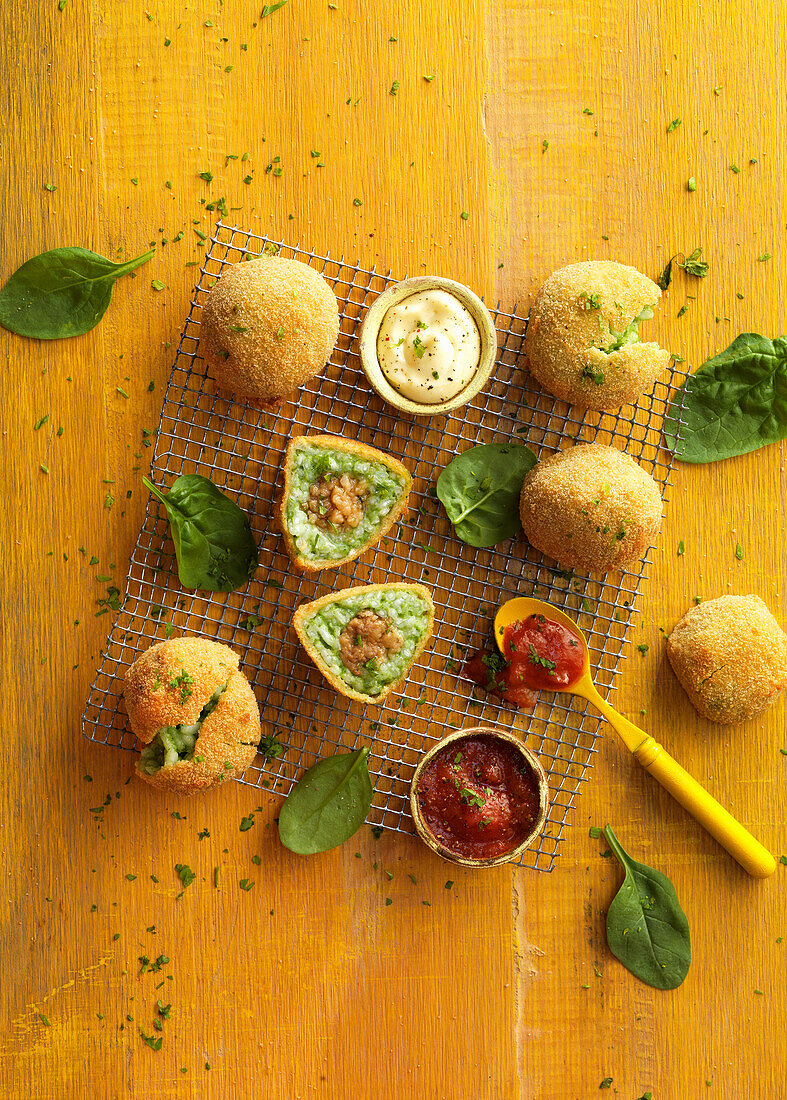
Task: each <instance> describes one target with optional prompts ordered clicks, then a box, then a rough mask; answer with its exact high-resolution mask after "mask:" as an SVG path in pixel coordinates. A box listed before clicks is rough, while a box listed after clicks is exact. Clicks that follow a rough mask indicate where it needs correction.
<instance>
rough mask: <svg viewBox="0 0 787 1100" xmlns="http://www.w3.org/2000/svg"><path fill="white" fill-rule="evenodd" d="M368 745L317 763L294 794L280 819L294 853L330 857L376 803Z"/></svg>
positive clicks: (286, 842) (283, 839)
mask: <svg viewBox="0 0 787 1100" xmlns="http://www.w3.org/2000/svg"><path fill="white" fill-rule="evenodd" d="M368 755H369V749H368V748H367V747H366V745H363V746H361V748H360V749H356V751H355V752H349V753H337V754H336V755H335V756H329V757H328V758H327V759H325V760H320V761H318V762H317V763H316V764H315V765H314V767H313V768H309V770H308V771H307V772H306V774H305V775H304V776H303V778H302V779H301V780H300V782H298V783H297V784H296V785H295V786H294V787H293V789H292V790H291V791H290V794H289V797H288V798H287V801H286V802H285V803H284V805H283V806H282V808H281V813H280V814H279V836H280V837H281V842H282V844H283V845H284V846H285V847H286V848H289V849H290V851H292V852H297V853H298V854H299V855H304V856H309V855H314V853H315V852H327V851H328V849H329V848H335V847H336V845H337V844H343V843H344V841H345V840H349V838H350V837H351V836H352V835H353V833H356V832H357V831H358V830H359V829H360V827H361V826H362V825H363V823H364V821H365V820H366V815H367V814H368V813H369V807H370V806H371V804H372V793H373V792H372V781H371V779H370V778H369V768H368V766H367V764H366V758H367V757H368Z"/></svg>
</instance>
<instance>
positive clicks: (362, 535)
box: [285, 445, 405, 561]
mask: <svg viewBox="0 0 787 1100" xmlns="http://www.w3.org/2000/svg"><path fill="white" fill-rule="evenodd" d="M342 474H351V475H352V476H353V477H355V478H358V479H359V480H360V479H363V480H364V481H366V483H367V485H368V486H369V495H368V497H367V498H366V502H365V505H364V510H363V519H362V520H361V522H360V523H359V524H358V526H357V527H345V528H342V529H339V528H336V529H335V530H334V529H331V528H329V529H328V530H327V531H322V530H321V529H320V528H319V527H315V526H314V524H312V523H310V522H309V519H308V516H307V515H306V512H305V511H304V510H303V507H302V505H304V504H305V503H306V501H307V499H308V496H309V489H310V488H311V486H312V485H313V484H314V482H315V481H318V480H319V478H321V477H326V478H329V477H341V475H342ZM404 488H405V481H404V478H403V477H401V476H400V475H399V474H398V473H396V472H395V471H394V470H392V469H391V468H390V466H386V465H385V463H383V462H376V461H374V460H373V459H369V458H364V457H363V456H362V455H357V454H354V453H353V452H352V451H344V450H338V449H336V450H332V449H331V448H330V447H317V446H309V445H304V446H302V447H296V448H295V453H294V458H293V467H292V476H291V481H290V494H289V497H288V498H287V502H286V505H285V521H286V524H287V530H288V531H289V532H290V535H291V536H292V539H293V541H294V543H295V547H296V550H297V551H298V554H299V556H300V557H302V558H305V559H306V560H307V561H338V560H339V559H341V558H346V557H347V556H348V555H349V554H352V553H353V552H354V551H355V550H358V549H359V548H360V547H362V546H364V545H365V544H366V543H367V542H369V541H370V540H371V539H372V538H374V536H375V534H376V533H377V532H378V531H379V530H380V528H381V527H382V525H383V523H384V522H385V520H386V519H387V518H388V516H389V515H390V514H391V512H392V511H393V510H394V508H395V507H396V505H397V504H398V503H399V501H400V500H401V499H402V496H403V494H404Z"/></svg>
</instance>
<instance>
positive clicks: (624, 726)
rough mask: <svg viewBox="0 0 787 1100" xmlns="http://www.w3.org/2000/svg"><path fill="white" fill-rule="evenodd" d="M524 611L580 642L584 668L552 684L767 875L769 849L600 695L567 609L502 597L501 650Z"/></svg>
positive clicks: (753, 871)
mask: <svg viewBox="0 0 787 1100" xmlns="http://www.w3.org/2000/svg"><path fill="white" fill-rule="evenodd" d="M529 615H544V616H545V617H546V618H548V619H552V620H553V621H554V622H558V623H561V624H562V625H563V626H567V627H568V628H569V629H570V630H573V631H574V632H575V633H576V634H577V635H578V636H579V637H580V638H581V639H582V644H583V645H584V647H585V670H584V672H583V673H582V675H581V677H580V678H579V679H578V680H577V681H576V682H575V683H573V684H571V685H570V686H568V687H561V688H559V689H558V690H560V691H565V692H567V693H568V694H570V695H579V696H581V698H583V699H587V701H588V702H589V703H590V704H591V705H592V706H594V707H595V708H596V710H599V711H601V713H602V714H603V715H604V717H605V718H606V720H607V721H608V722H609V724H610V725H611V726H612V728H613V729H614V730H615V732H616V733H618V734H619V735H620V738H621V740H622V741H623V743H624V744H625V746H626V748H627V749H628V750H629V751H630V752H632V753H633V754H634V757H635V759H636V760H637V761H638V762H639V763H640V764H641V765H642V766H643V768H645V769H646V770H647V771H649V772H650V774H651V775H652V776H654V777H655V778H656V779H657V780H658V781H659V783H660V784H661V785H662V787H664V789H665V790H667V791H669V793H670V794H671V795H672V796H673V798H675V799H677V801H678V802H680V804H681V806H683V807H684V809H686V810H688V811H689V813H690V814H691V815H692V817H694V818H696V820H697V821H699V823H700V824H701V825H702V826H704V828H706V829H707V830H708V832H709V833H710V834H711V836H712V837H714V838H715V839H716V840H717V841H718V842H719V844H721V846H722V847H723V848H726V849H727V851H728V852H729V853H730V855H731V856H733V858H735V859H737V861H738V863H740V865H741V867H743V868H744V869H745V870H746V871H748V872H749V874H750V875H753V876H754V877H755V878H767V876H768V875H772V874H773V872H774V871H775V870H776V860H775V859H774V858H773V856H772V855H771V853H770V852H769V851H768V850H767V849H766V848H763V846H762V844H760V842H759V841H758V840H755V838H754V837H753V836H752V835H751V833H750V832H749V831H748V830H747V829H744V827H743V825H741V823H740V822H739V821H736V820H735V818H734V817H733V816H732V814H730V813H728V812H727V810H725V809H724V807H723V806H722V805H721V803H719V802H717V801H716V799H715V798H713V797H712V796H711V795H710V794H708V792H707V791H706V790H705V788H704V787H702V786H701V785H700V784H699V783H698V782H697V780H696V779H693V778H692V777H691V776H690V775H689V773H688V772H687V771H684V769H683V768H682V767H681V766H680V764H679V763H678V762H677V760H673V758H672V757H671V756H670V755H669V753H668V752H666V751H665V750H664V749H663V748H662V746H661V745H660V744H659V743H658V742H657V741H655V740H654V739H653V738H652V737H651V736H650V735H649V734H647V733H645V731H644V730H641V729H639V728H638V727H637V726H635V725H634V723H633V722H629V720H628V719H627V718H624V717H623V715H622V714H618V712H617V711H616V710H615V709H614V708H613V707H611V706H610V705H609V703H606V702H605V701H604V700H603V699H602V698H601V696H600V695H599V693H598V690H597V688H596V685H595V684H594V683H593V676H592V673H591V671H590V654H589V652H588V643H587V638H586V637H585V635H584V634H583V633H582V631H581V630H580V629H579V627H578V626H577V624H576V622H575V621H574V620H573V619H572V618H571V617H570V616H569V615H566V614H565V613H564V612H563V611H560V610H559V609H558V608H557V607H554V606H553V605H552V604H551V603H547V602H546V601H545V600H534V599H529V598H527V597H519V598H517V599H515V600H508V602H507V603H504V604H503V605H502V607H500V609H499V610H498V612H497V614H496V615H495V641H496V642H497V645H498V647H499V648H500V650H501V652H502V649H503V633H504V631H505V628H506V627H507V626H509V625H510V624H511V623H514V622H517V621H519V622H521V621H522V620H523V619H526V618H527V617H528V616H529Z"/></svg>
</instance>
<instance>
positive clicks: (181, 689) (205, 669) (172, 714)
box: [123, 637, 239, 745]
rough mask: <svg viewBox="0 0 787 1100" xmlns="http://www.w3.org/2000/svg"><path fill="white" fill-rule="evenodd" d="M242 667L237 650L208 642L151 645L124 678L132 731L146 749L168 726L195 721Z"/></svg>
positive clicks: (189, 640) (194, 640)
mask: <svg viewBox="0 0 787 1100" xmlns="http://www.w3.org/2000/svg"><path fill="white" fill-rule="evenodd" d="M238 664H239V658H238V654H237V653H235V651H234V650H232V649H230V648H229V646H226V645H222V644H221V643H220V642H211V641H209V640H208V639H207V638H189V637H186V638H171V639H170V640H169V641H168V642H158V643H157V644H156V645H152V646H151V647H150V649H147V650H145V652H144V653H143V654H141V656H139V657H137V659H136V661H135V662H134V664H133V665H132V666H131V667H130V668H129V669H128V671H127V672H126V675H125V688H124V693H123V694H124V697H125V701H126V711H127V712H128V718H129V725H130V726H131V729H132V730H133V732H134V733H135V734H136V736H137V737H138V738H139V740H140V741H142V742H143V743H144V744H146V745H147V744H148V743H149V742H150V741H152V740H153V738H154V737H155V736H156V733H157V732H158V730H160V729H161V728H162V727H163V726H177V725H181V724H187V725H188V724H190V723H192V722H196V721H197V719H198V718H199V715H200V711H201V710H202V708H203V707H204V706H205V704H206V703H207V701H208V699H210V697H211V695H212V694H213V692H214V691H215V690H216V688H218V687H220V686H221V685H222V684H224V683H226V681H227V679H228V676H229V673H230V672H231V671H232V670H233V669H237V667H238ZM184 673H185V674H186V676H187V677H191V679H192V680H193V683H189V682H188V680H186V679H185V678H184V677H183V674H184Z"/></svg>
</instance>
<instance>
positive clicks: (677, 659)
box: [667, 595, 787, 725]
mask: <svg viewBox="0 0 787 1100" xmlns="http://www.w3.org/2000/svg"><path fill="white" fill-rule="evenodd" d="M667 656H668V657H669V661H670V664H671V665H672V668H673V671H674V673H675V675H676V676H677V677H678V679H679V680H680V682H681V684H682V686H683V689H684V690H685V692H686V694H687V695H688V697H689V699H690V700H691V703H692V705H693V706H694V708H695V710H696V711H697V712H698V713H699V714H700V715H701V716H702V717H703V718H707V719H709V720H710V721H711V722H721V723H723V724H724V725H730V724H732V723H733V722H746V721H747V720H748V719H749V718H756V716H757V715H758V714H762V712H763V711H765V710H767V709H768V707H770V706H773V704H774V703H775V702H776V699H777V698H778V696H779V693H780V692H781V691H782V690H783V688H784V687H785V685H787V634H785V633H784V631H783V630H782V628H781V627H780V626H779V624H778V623H777V622H776V619H774V617H773V615H771V613H770V611H769V610H768V608H767V607H766V605H765V604H764V603H763V601H762V600H761V599H760V597H759V596H752V595H750V596H719V598H718V599H716V600H708V601H707V602H705V603H701V604H698V605H697V606H696V607H690V608H689V610H688V611H687V612H686V614H685V615H684V616H683V618H682V619H681V620H680V621H679V622H677V623H676V624H675V626H674V627H673V628H672V633H671V634H670V636H669V638H667Z"/></svg>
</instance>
